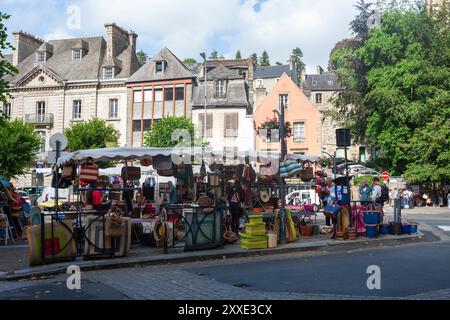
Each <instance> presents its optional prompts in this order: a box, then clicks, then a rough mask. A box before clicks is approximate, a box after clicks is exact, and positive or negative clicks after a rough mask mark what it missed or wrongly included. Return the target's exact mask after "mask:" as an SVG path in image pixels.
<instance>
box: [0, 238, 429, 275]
mask: <svg viewBox="0 0 450 320" xmlns="http://www.w3.org/2000/svg"><path fill="white" fill-rule="evenodd" d="M422 238H423V233H421V232H420V231H419V233H417V234H415V235H405V236H402V237H400V238H389V239H384V238H377V239H371V240H367V239H364V240H346V241H335V240H324V241H319V242H317V243H315V244H311V245H308V246H289V245H288V246H284V247H278V248H274V249H259V250H252V251H243V250H242V249H240V248H239V249H238V248H236V249H230V250H227V251H225V252H224V251H222V252H221V251H220V250H223V249H216V250H215V251H213V252H206V253H205V252H203V254H201V255H199V254H198V253H199V251H194V252H188V253H187V254H186V255H183V256H181V255H180V254H179V253H172V254H166V255H164V256H156V257H124V258H116V259H104V260H83V261H70V262H63V263H59V264H53V265H46V266H38V267H35V268H34V269H31V268H28V269H22V270H17V271H14V272H9V273H3V274H0V281H17V280H27V279H28V280H29V279H32V278H39V277H47V276H56V275H61V274H65V273H66V270H67V267H68V266H70V265H77V266H79V267H80V270H82V271H95V270H108V269H121V268H130V267H136V266H139V267H141V266H151V265H164V264H181V263H189V262H198V261H210V260H223V259H233V258H245V257H255V256H269V255H279V254H287V253H300V252H313V251H320V250H322V251H330V250H334V251H338V250H342V251H345V250H349V249H365V248H370V247H377V248H378V247H380V246H387V245H399V244H402V243H404V242H408V243H412V242H415V241H418V240H420V239H422ZM39 268H40V269H41V270H39Z"/></svg>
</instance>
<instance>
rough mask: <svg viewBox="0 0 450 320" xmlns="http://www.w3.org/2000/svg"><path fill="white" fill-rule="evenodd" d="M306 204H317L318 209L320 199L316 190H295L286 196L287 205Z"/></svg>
mask: <svg viewBox="0 0 450 320" xmlns="http://www.w3.org/2000/svg"><path fill="white" fill-rule="evenodd" d="M305 204H314V205H317V207H316V208H317V210H315V211H318V205H319V204H320V199H319V195H318V194H317V193H316V190H313V189H310V190H295V191H293V192H291V193H289V194H288V195H287V196H286V205H287V206H301V205H305Z"/></svg>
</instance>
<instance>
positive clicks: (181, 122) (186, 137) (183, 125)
mask: <svg viewBox="0 0 450 320" xmlns="http://www.w3.org/2000/svg"><path fill="white" fill-rule="evenodd" d="M176 130H185V131H184V133H183V134H179V135H178V132H176ZM144 145H145V146H146V147H161V148H163V147H166V148H167V147H175V146H180V145H183V146H194V145H201V142H200V141H199V140H198V139H196V137H195V127H194V124H193V123H192V121H191V119H189V118H186V117H176V116H165V117H163V118H162V119H160V120H158V121H156V122H155V123H154V124H153V127H151V128H150V129H149V130H148V131H147V132H146V133H145V136H144Z"/></svg>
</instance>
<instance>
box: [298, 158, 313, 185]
mask: <svg viewBox="0 0 450 320" xmlns="http://www.w3.org/2000/svg"><path fill="white" fill-rule="evenodd" d="M300 178H301V179H302V181H304V182H309V181H311V180H313V179H314V169H313V167H312V165H311V164H310V163H309V162H306V163H305V165H304V168H303V169H302V170H301V171H300Z"/></svg>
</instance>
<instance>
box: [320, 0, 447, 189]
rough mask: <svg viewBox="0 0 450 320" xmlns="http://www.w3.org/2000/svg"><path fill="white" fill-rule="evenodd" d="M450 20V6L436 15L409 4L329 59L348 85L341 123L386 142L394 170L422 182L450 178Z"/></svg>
mask: <svg viewBox="0 0 450 320" xmlns="http://www.w3.org/2000/svg"><path fill="white" fill-rule="evenodd" d="M449 21H450V17H449V7H448V4H447V5H445V6H444V7H443V8H442V10H439V11H438V12H436V13H434V14H433V15H430V14H428V13H427V12H426V11H425V10H423V7H420V6H417V5H415V4H411V5H409V6H406V5H405V4H404V3H403V2H402V3H401V5H395V6H392V8H391V9H389V8H388V9H387V10H386V11H385V12H384V14H383V16H382V20H381V22H382V23H381V26H380V27H379V28H375V29H372V30H370V31H369V32H368V33H367V36H366V38H365V39H362V38H363V37H357V38H355V41H346V43H345V45H342V46H340V47H339V48H335V50H333V52H332V55H331V58H330V64H329V65H330V68H331V69H332V70H333V71H335V72H336V74H337V75H338V78H339V81H340V83H341V84H342V85H343V86H344V87H345V90H344V91H343V92H342V93H341V94H339V96H338V98H337V99H335V101H334V102H335V106H336V107H337V110H336V112H335V113H336V114H338V115H339V117H337V118H338V119H337V120H339V121H341V122H344V123H346V124H347V125H348V126H350V127H351V128H352V132H353V134H354V135H355V136H356V137H357V138H358V139H360V140H363V139H364V140H366V141H367V142H369V143H370V144H372V145H375V144H376V145H379V146H380V147H381V149H382V151H383V154H384V155H385V156H386V158H387V160H388V161H389V166H390V171H391V172H392V173H393V174H396V175H399V174H403V173H405V174H406V176H407V177H408V178H409V179H410V180H411V181H415V182H416V183H424V184H425V183H435V182H437V181H440V182H446V181H449V174H448V173H449V171H450V167H449V166H450V161H448V159H449V144H448V136H449V133H448V127H449V122H448V119H449V108H450V82H449V81H448V79H450V58H449V57H450V30H449V29H450V27H449ZM355 26H358V24H355ZM361 26H362V24H361ZM355 28H356V27H355ZM361 28H364V27H363V26H362V27H361ZM354 31H355V30H354ZM363 31H364V30H362V34H363V33H364V32H363ZM355 34H356V32H355Z"/></svg>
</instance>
